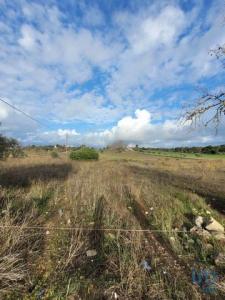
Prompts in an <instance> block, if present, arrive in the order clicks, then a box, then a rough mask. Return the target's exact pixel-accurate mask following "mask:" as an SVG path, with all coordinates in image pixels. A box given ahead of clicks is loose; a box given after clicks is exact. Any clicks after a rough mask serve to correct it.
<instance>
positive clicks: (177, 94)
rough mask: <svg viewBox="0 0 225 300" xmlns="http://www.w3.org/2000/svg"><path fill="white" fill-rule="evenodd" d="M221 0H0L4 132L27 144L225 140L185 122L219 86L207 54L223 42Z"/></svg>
mask: <svg viewBox="0 0 225 300" xmlns="http://www.w3.org/2000/svg"><path fill="white" fill-rule="evenodd" d="M224 8H225V2H224V0H214V1H206V0H205V1H204V0H199V1H187V0H183V1H176V0H170V1H168V0H161V1H153V0H152V1H150V0H149V1H145V0H139V1H138V0H133V1H132V0H131V1H127V0H101V1H100V0H99V1H94V0H92V1H72V0H65V1H52V0H51V1H25V0H21V1H18V0H17V1H12V0H11V1H7V0H0V96H1V97H2V98H3V99H5V100H6V101H9V102H10V103H12V104H13V105H15V106H17V107H19V108H21V109H23V110H24V111H26V112H27V113H29V114H30V115H32V116H33V117H35V118H36V119H38V120H40V121H41V122H42V123H43V124H44V126H40V124H36V123H35V122H32V121H31V120H29V119H26V118H25V117H24V116H23V115H21V114H19V113H17V112H16V111H13V110H12V109H10V108H9V107H7V106H6V105H5V104H3V103H0V121H1V122H2V126H1V127H0V131H1V133H3V134H6V135H10V136H13V137H16V138H18V139H19V140H20V141H21V143H23V144H46V143H47V144H50V143H51V144H54V143H64V141H65V135H66V133H68V135H69V142H70V144H73V145H78V144H81V143H82V144H84V143H85V144H88V145H95V146H105V145H107V144H110V143H113V142H115V141H118V140H122V141H124V142H126V143H128V144H137V143H138V144H139V145H145V146H155V147H158V146H165V147H170V146H177V145H202V144H217V143H225V130H224V129H225V125H224V123H222V124H221V126H220V128H219V132H218V134H217V135H215V130H214V129H213V128H203V127H201V126H200V127H198V128H197V129H195V130H190V128H189V127H188V125H181V123H180V122H179V118H180V115H181V113H182V107H183V105H187V104H191V103H192V102H193V101H194V99H196V97H198V95H199V92H198V91H197V88H199V87H204V88H208V89H210V90H217V89H221V88H223V86H224V83H225V74H224V71H223V69H222V67H221V65H220V63H219V62H218V61H217V60H216V59H215V58H214V57H212V56H210V55H209V51H210V50H211V49H214V48H215V47H216V46H217V45H220V44H224V43H225V24H224V17H225V14H223V12H224V11H225V10H224Z"/></svg>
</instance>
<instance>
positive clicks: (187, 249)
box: [0, 152, 225, 299]
mask: <svg viewBox="0 0 225 300" xmlns="http://www.w3.org/2000/svg"><path fill="white" fill-rule="evenodd" d="M13 170H15V173H13ZM224 171H225V162H224V161H207V160H204V161H203V160H199V161H194V160H176V159H168V158H154V157H149V156H147V155H142V154H139V153H128V152H126V153H115V154H113V153H110V152H109V153H103V154H102V155H101V157H100V161H94V162H92V161H91V162H72V163H70V162H68V160H67V159H66V158H63V157H61V158H60V159H57V160H54V159H53V158H48V157H46V158H45V157H35V158H32V159H31V158H29V157H28V158H24V159H21V160H19V159H11V160H8V161H6V162H1V172H0V173H1V175H0V184H2V187H1V192H0V214H1V217H0V231H1V234H0V243H1V251H0V294H1V297H2V298H3V299H5V298H6V297H8V299H37V298H38V297H39V299H67V298H68V299H79V298H80V299H116V297H117V296H118V297H119V299H205V298H206V297H215V296H213V295H207V296H206V295H205V294H204V291H203V290H202V289H201V288H200V287H199V286H195V285H193V284H192V279H191V272H192V269H193V268H195V269H196V270H200V269H202V268H206V269H209V270H215V271H216V272H217V273H218V274H219V275H220V279H219V280H218V281H217V282H216V284H217V285H218V287H219V288H217V289H216V291H215V293H216V295H217V296H216V297H217V299H220V297H221V299H222V297H223V296H222V291H221V290H222V288H221V286H222V278H223V276H224V273H223V270H221V269H219V268H217V266H216V265H215V263H214V257H215V255H216V254H217V253H218V252H221V251H223V248H224V245H223V244H222V243H221V242H219V241H216V240H214V239H210V240H209V241H205V240H204V239H201V238H196V237H192V236H190V233H189V232H188V231H183V227H184V226H185V227H186V228H187V229H188V228H189V227H190V226H191V223H192V221H193V220H192V219H193V218H194V217H195V215H196V211H197V213H201V212H202V211H204V212H205V211H206V210H208V211H209V212H210V213H211V215H212V216H213V217H214V218H215V219H217V220H218V221H219V222H220V223H222V224H224V218H223V215H222V213H223V212H222V211H220V213H219V212H217V211H216V210H214V209H213V208H211V207H210V206H208V205H207V203H206V202H205V199H204V198H201V197H200V196H199V195H198V193H197V194H196V193H195V191H198V189H199V188H201V189H203V190H204V187H205V188H207V189H206V190H207V191H208V190H209V191H211V190H213V192H214V193H218V195H221V196H223V195H225V194H224V190H223V187H222V186H221V183H223V180H224ZM3 174H10V176H9V175H8V176H4V175H3ZM162 174H167V175H162ZM12 178H13V182H12ZM21 178H27V180H28V182H29V184H25V185H24V184H20V182H21ZM188 178H191V179H190V180H189V179H188ZM16 182H18V183H19V184H16ZM26 182H27V181H26ZM210 186H211V187H210ZM210 189H211V190H210ZM221 199H222V198H221ZM221 199H220V201H222V200H221ZM60 228H61V229H60ZM136 229H137V230H138V231H134V230H136ZM148 229H150V230H152V232H149V231H145V230H148ZM139 230H140V231H139ZM141 230H144V231H141ZM190 241H191V243H190ZM209 243H210V245H211V248H210V250H209V249H208V250H207V249H206V246H207V245H208V244H209ZM90 250H93V251H94V252H96V255H95V253H94V252H93V251H92V252H90ZM87 251H89V253H93V255H92V256H89V255H87ZM143 260H144V261H146V262H148V264H149V266H150V267H151V270H148V271H146V270H145V269H144V268H143V266H142V262H143Z"/></svg>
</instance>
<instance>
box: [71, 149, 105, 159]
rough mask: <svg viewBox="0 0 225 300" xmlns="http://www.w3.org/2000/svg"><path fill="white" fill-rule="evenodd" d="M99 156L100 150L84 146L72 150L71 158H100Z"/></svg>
mask: <svg viewBox="0 0 225 300" xmlns="http://www.w3.org/2000/svg"><path fill="white" fill-rule="evenodd" d="M98 157H99V154H98V152H97V151H96V150H95V149H93V148H88V147H83V148H81V149H78V150H74V151H72V152H70V159H72V160H87V159H98Z"/></svg>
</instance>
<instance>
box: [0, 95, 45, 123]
mask: <svg viewBox="0 0 225 300" xmlns="http://www.w3.org/2000/svg"><path fill="white" fill-rule="evenodd" d="M0 101H1V102H3V103H5V104H6V105H8V106H9V107H11V108H12V109H14V110H16V111H18V112H20V113H21V114H23V115H24V116H26V117H27V118H29V119H31V120H32V121H34V122H36V123H39V124H40V125H42V126H45V127H46V125H45V124H43V123H41V122H40V121H39V120H37V119H35V118H33V117H32V116H31V115H29V114H28V113H26V112H24V111H23V110H21V109H19V108H18V107H16V106H14V105H12V104H10V103H8V102H7V101H5V100H4V99H2V98H1V97H0Z"/></svg>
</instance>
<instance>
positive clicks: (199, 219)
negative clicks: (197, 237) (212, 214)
mask: <svg viewBox="0 0 225 300" xmlns="http://www.w3.org/2000/svg"><path fill="white" fill-rule="evenodd" d="M203 222H204V220H203V217H202V216H198V217H196V219H195V225H196V226H198V227H202V224H203Z"/></svg>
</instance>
